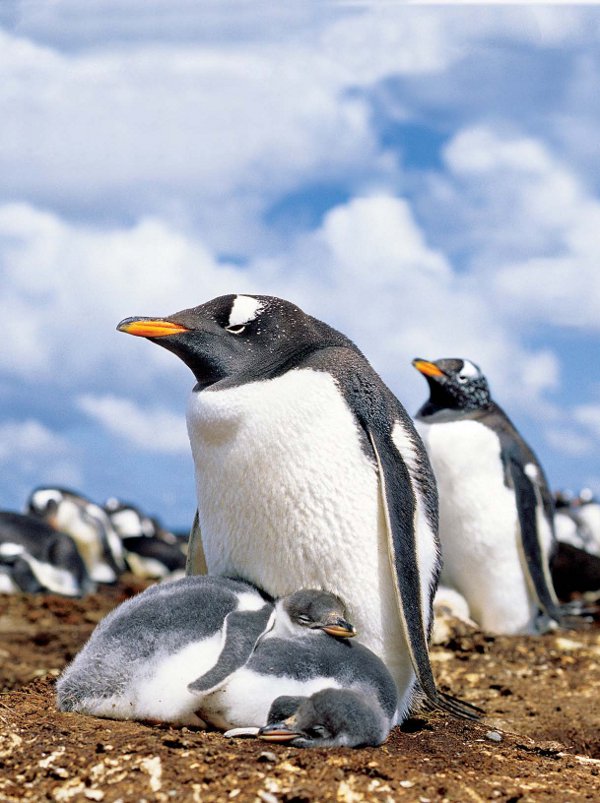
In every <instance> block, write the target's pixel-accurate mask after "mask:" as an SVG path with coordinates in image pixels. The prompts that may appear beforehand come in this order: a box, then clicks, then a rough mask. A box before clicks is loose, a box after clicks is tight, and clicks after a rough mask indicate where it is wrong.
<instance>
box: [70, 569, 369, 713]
mask: <svg viewBox="0 0 600 803" xmlns="http://www.w3.org/2000/svg"><path fill="white" fill-rule="evenodd" d="M344 614H345V610H344V606H343V603H341V602H340V601H339V600H338V599H337V598H335V597H333V595H331V594H325V593H323V592H321V591H307V590H303V591H300V592H295V593H294V594H292V595H290V596H289V597H287V598H285V599H283V600H278V601H277V603H275V604H273V603H272V602H271V601H269V600H268V599H266V598H265V597H264V596H263V595H262V594H261V593H260V592H259V591H258V590H257V589H256V588H254V587H253V586H251V585H249V584H248V583H243V582H240V581H237V580H230V579H227V578H224V577H209V576H197V577H186V578H182V579H181V580H176V581H174V582H172V583H166V584H162V585H159V586H153V587H151V588H148V589H146V590H145V591H143V592H142V593H141V594H139V595H138V596H136V597H134V598H133V599H131V600H127V601H126V602H124V603H123V604H122V605H120V606H119V607H118V608H116V609H115V610H114V611H113V612H112V613H111V614H109V615H108V616H107V617H106V619H104V620H103V621H102V622H101V623H100V624H99V625H98V627H97V628H96V630H95V631H94V633H93V634H92V636H91V638H90V640H89V641H88V642H87V644H86V645H85V646H84V648H83V649H82V651H81V652H80V653H79V655H78V656H77V657H76V658H75V660H74V661H73V663H72V664H71V665H70V666H69V667H68V668H67V669H66V670H65V672H64V673H63V675H62V676H61V678H60V679H59V681H58V683H57V697H58V705H59V708H61V709H62V710H64V711H78V712H80V713H85V714H93V715H96V716H104V717H110V718H113V719H154V720H159V721H164V722H177V723H181V724H193V725H203V724H204V723H205V722H209V723H210V724H212V725H214V726H216V727H222V728H228V727H236V726H237V725H240V724H243V725H248V724H251V725H252V724H253V725H263V724H265V723H266V720H267V714H268V711H269V708H270V705H271V703H272V701H273V699H274V698H275V697H277V696H278V692H277V681H278V678H277V674H278V670H279V669H280V668H281V667H282V666H285V664H286V651H287V650H289V649H290V647H293V645H294V644H295V643H296V641H297V640H300V641H302V643H305V642H306V639H308V643H309V644H310V643H312V641H313V639H315V638H317V636H318V634H319V633H320V631H321V630H322V631H324V633H323V634H321V635H323V638H324V639H325V640H326V641H327V640H328V639H331V640H332V641H336V639H333V638H332V637H331V635H329V636H325V633H331V634H335V635H345V636H352V635H354V630H353V628H352V626H351V625H350V624H349V623H348V622H347V621H346V620H345V619H344ZM316 631H319V633H317V632H316ZM263 636H264V637H265V644H266V638H267V637H268V639H269V640H271V641H272V642H273V644H274V645H275V644H277V645H280V649H279V650H278V649H277V648H275V649H274V648H273V646H271V649H270V650H269V651H268V652H267V653H265V656H264V658H263V660H262V661H259V663H258V666H259V669H258V672H260V671H261V670H262V672H263V676H261V677H260V678H259V680H260V681H263V682H256V673H257V670H256V668H255V669H254V670H253V671H247V665H248V662H249V661H251V660H253V659H254V653H255V651H256V650H257V649H258V647H257V644H258V643H259V641H260V640H261V638H262V637H263ZM305 636H306V638H304V637H305ZM261 643H262V642H261ZM253 680H254V682H253ZM283 688H284V690H288V691H293V690H294V689H295V688H296V687H295V686H293V685H292V686H290V683H289V682H288V683H287V685H284V687H283ZM256 718H258V721H257V719H256Z"/></svg>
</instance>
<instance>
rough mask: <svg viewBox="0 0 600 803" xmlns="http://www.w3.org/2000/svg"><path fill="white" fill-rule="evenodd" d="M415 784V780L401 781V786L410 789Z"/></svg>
mask: <svg viewBox="0 0 600 803" xmlns="http://www.w3.org/2000/svg"><path fill="white" fill-rule="evenodd" d="M414 785H415V784H414V782H413V781H400V786H401V787H402V788H403V789H410V788H411V786H414Z"/></svg>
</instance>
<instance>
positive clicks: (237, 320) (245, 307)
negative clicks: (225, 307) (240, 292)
mask: <svg viewBox="0 0 600 803" xmlns="http://www.w3.org/2000/svg"><path fill="white" fill-rule="evenodd" d="M262 308H263V303H262V301H259V300H258V299H257V298H252V296H236V297H235V299H234V302H233V305H232V307H231V312H230V313H229V321H228V322H227V328H228V329H231V328H237V327H241V326H245V325H246V324H247V323H250V321H253V320H254V319H255V318H256V317H257V316H258V314H259V312H260V311H261V309H262Z"/></svg>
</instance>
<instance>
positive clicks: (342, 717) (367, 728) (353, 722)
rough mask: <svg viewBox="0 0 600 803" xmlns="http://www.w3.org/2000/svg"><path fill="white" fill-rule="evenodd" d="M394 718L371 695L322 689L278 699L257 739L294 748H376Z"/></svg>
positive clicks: (386, 733) (386, 734) (345, 690)
mask: <svg viewBox="0 0 600 803" xmlns="http://www.w3.org/2000/svg"><path fill="white" fill-rule="evenodd" d="M392 725H393V718H392V717H391V716H390V715H389V707H388V711H386V709H385V708H384V707H382V705H381V703H380V702H379V700H378V699H377V697H376V696H374V695H373V694H372V693H368V692H367V693H365V692H361V691H356V690H350V689H323V690H322V691H318V692H316V693H315V694H313V695H312V696H311V697H278V698H277V699H276V700H275V701H274V702H273V705H272V706H271V710H270V712H269V718H268V724H267V725H265V726H263V727H262V728H260V729H259V731H258V734H257V735H258V737H259V738H261V739H264V740H266V741H269V742H286V743H287V744H291V745H292V746H293V747H375V746H377V745H380V744H382V743H383V742H384V741H385V740H386V739H387V737H388V735H389V732H390V729H391V727H392Z"/></svg>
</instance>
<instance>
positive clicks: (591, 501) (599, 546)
mask: <svg viewBox="0 0 600 803" xmlns="http://www.w3.org/2000/svg"><path fill="white" fill-rule="evenodd" d="M574 507H575V509H576V510H577V515H578V518H579V521H580V522H581V523H582V526H583V527H584V528H585V531H586V532H587V534H588V542H587V544H586V545H585V547H584V548H585V549H586V550H587V551H588V552H591V553H592V554H594V555H600V503H599V502H598V500H597V499H595V498H594V494H593V493H592V491H591V490H590V489H589V488H584V489H583V490H582V491H580V493H579V496H578V497H577V499H576V500H575V501H574Z"/></svg>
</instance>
